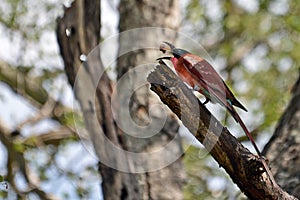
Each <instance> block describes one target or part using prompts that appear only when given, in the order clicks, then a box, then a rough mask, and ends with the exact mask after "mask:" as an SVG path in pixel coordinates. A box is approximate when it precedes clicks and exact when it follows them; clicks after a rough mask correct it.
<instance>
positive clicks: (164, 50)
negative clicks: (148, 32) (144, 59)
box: [159, 44, 167, 53]
mask: <svg viewBox="0 0 300 200" xmlns="http://www.w3.org/2000/svg"><path fill="white" fill-rule="evenodd" d="M159 50H160V51H161V52H163V53H166V51H167V46H166V45H165V44H161V45H160V46H159Z"/></svg>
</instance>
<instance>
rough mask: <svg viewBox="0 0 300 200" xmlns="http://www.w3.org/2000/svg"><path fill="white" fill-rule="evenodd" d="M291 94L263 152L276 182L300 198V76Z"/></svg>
mask: <svg viewBox="0 0 300 200" xmlns="http://www.w3.org/2000/svg"><path fill="white" fill-rule="evenodd" d="M292 95H293V96H292V99H291V101H290V103H289V105H288V106H287V108H286V110H285V112H284V114H283V115H282V117H281V119H280V120H279V123H278V125H277V128H276V130H275V133H274V135H273V136H272V138H271V139H270V141H269V143H268V144H267V145H266V146H265V149H264V152H263V153H264V155H266V157H267V158H268V159H269V161H270V164H271V170H272V172H273V174H274V175H275V176H274V177H275V179H276V181H277V183H278V184H279V185H280V186H281V187H282V188H283V189H284V190H286V191H287V192H289V193H290V194H292V195H294V196H296V197H297V198H300V170H299V166H300V156H299V155H300V76H299V79H298V81H297V82H296V84H295V85H294V87H293V89H292Z"/></svg>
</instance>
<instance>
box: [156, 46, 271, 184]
mask: <svg viewBox="0 0 300 200" xmlns="http://www.w3.org/2000/svg"><path fill="white" fill-rule="evenodd" d="M159 50H160V51H161V52H163V53H166V52H169V53H171V54H172V56H165V57H160V58H157V60H159V61H161V60H170V61H171V62H172V64H173V66H174V69H175V71H176V73H177V74H178V76H179V77H180V79H181V80H182V81H183V82H185V83H187V84H188V85H189V86H190V87H191V88H193V90H195V91H198V92H199V93H201V94H202V95H203V96H204V97H205V98H206V100H205V102H204V103H203V104H204V105H205V104H206V103H208V102H212V103H219V104H220V105H221V106H223V107H225V108H226V109H227V110H228V111H229V113H230V114H231V116H232V117H233V118H234V120H235V121H236V122H237V123H238V124H240V126H241V127H242V129H243V131H244V132H245V134H246V136H247V137H248V139H249V141H250V142H251V143H252V145H253V147H254V149H255V151H256V153H257V154H258V156H259V157H260V159H261V161H262V163H263V166H264V168H265V170H266V172H267V174H268V175H269V177H270V179H271V181H272V183H273V184H274V185H275V186H276V185H277V184H276V182H275V179H274V177H273V175H272V173H271V171H270V170H269V168H268V165H267V164H266V162H265V160H264V158H263V156H262V154H261V152H260V150H259V148H258V147H257V145H256V143H255V141H254V139H253V137H252V135H251V133H250V132H249V130H248V129H247V127H246V125H245V124H244V122H243V120H242V119H241V117H240V116H239V114H238V113H237V111H236V110H235V107H238V108H240V109H242V110H244V111H246V112H247V109H246V108H245V106H243V105H242V104H241V103H240V102H239V101H238V100H237V98H236V97H235V96H234V95H233V93H232V92H231V90H230V89H229V87H228V86H227V85H226V83H225V82H224V80H223V79H222V78H221V76H220V75H219V74H218V73H217V71H216V70H215V69H214V68H213V66H212V65H211V64H210V63H209V62H207V61H206V60H205V59H203V58H201V57H199V56H197V55H194V54H191V53H190V52H189V51H187V50H184V49H180V48H176V47H175V46H174V45H173V44H171V43H169V42H163V43H162V44H161V45H160V47H159Z"/></svg>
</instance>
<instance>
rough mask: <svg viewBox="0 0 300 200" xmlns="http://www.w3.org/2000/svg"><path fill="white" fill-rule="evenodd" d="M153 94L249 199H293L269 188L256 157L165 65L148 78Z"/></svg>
mask: <svg viewBox="0 0 300 200" xmlns="http://www.w3.org/2000/svg"><path fill="white" fill-rule="evenodd" d="M148 81H149V82H150V83H151V90H153V91H154V92H155V93H156V94H157V95H158V96H159V97H160V99H161V101H162V102H163V103H165V104H166V105H167V106H168V107H169V108H170V109H171V110H172V111H173V112H174V113H175V114H176V115H177V116H178V117H179V119H181V121H182V123H183V124H184V125H185V126H186V127H187V128H188V129H189V131H190V132H191V133H192V134H193V135H194V136H195V137H196V138H197V140H199V141H200V142H201V143H202V144H203V145H204V146H205V147H206V149H208V150H209V151H210V154H211V155H212V156H213V157H214V159H215V160H216V161H217V162H218V163H219V165H220V166H222V167H223V168H224V169H225V170H226V172H227V173H228V174H229V175H230V177H231V178H232V180H233V181H234V182H235V183H236V184H237V185H238V186H239V188H240V189H241V191H243V192H244V193H245V194H246V195H247V196H248V197H249V198H250V199H296V198H295V197H293V196H291V195H289V194H288V193H286V192H285V191H283V190H282V189H281V188H280V187H276V186H273V185H272V182H271V180H270V179H269V177H268V176H267V174H266V173H265V172H264V171H263V169H264V168H263V163H262V161H261V160H260V159H259V157H258V156H255V155H253V154H252V153H251V152H249V150H248V149H246V148H245V147H244V146H243V145H242V144H241V143H239V142H238V140H237V139H236V138H235V137H234V136H232V134H231V133H230V132H229V131H228V130H227V128H226V127H223V126H222V124H221V123H220V122H219V121H218V120H217V119H216V118H215V117H214V116H213V115H212V114H211V113H210V112H209V111H208V109H206V107H205V106H203V105H202V104H201V102H200V101H199V100H198V99H197V98H196V97H195V95H193V93H192V92H191V90H190V89H188V88H187V87H186V86H185V84H184V83H183V82H182V81H181V80H179V79H178V77H177V76H176V75H175V74H174V73H173V72H172V70H171V69H170V68H168V67H167V66H166V65H165V64H163V63H161V64H160V65H158V66H157V67H156V69H155V70H154V71H153V72H151V73H150V74H149V76H148Z"/></svg>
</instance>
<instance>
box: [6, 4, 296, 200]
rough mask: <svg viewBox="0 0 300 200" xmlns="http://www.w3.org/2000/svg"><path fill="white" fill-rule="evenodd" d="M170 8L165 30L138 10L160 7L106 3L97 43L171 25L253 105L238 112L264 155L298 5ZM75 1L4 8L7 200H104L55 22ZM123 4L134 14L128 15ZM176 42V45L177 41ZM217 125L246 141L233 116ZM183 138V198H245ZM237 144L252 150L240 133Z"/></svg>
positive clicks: (289, 62)
mask: <svg viewBox="0 0 300 200" xmlns="http://www.w3.org/2000/svg"><path fill="white" fill-rule="evenodd" d="M167 2H168V3H169V12H170V13H172V12H176V20H172V16H171V18H170V19H169V20H168V21H167V22H164V23H169V24H163V23H162V22H161V21H160V20H162V19H161V18H159V17H158V18H151V17H150V18H149V19H146V18H147V16H146V14H147V12H144V15H145V16H142V17H141V16H138V14H139V12H135V10H136V9H141V10H142V9H144V8H143V6H145V7H147V6H149V7H150V8H151V12H153V13H155V12H158V13H159V12H165V10H164V11H161V10H160V8H159V3H158V2H157V3H150V2H149V1H146V0H143V1H132V0H128V1H122V0H121V1H117V0H112V1H110V0H102V1H101V35H100V41H104V40H106V39H107V38H109V37H111V36H113V35H115V34H117V33H118V32H120V31H124V30H126V29H130V28H134V27H143V26H158V27H168V28H171V29H174V30H176V31H178V32H180V33H182V34H184V35H186V36H187V37H190V38H192V39H193V40H195V41H197V42H198V43H199V44H201V45H202V47H203V48H204V49H205V50H206V51H207V52H208V54H209V55H210V57H211V59H212V61H213V63H214V67H215V68H216V70H217V71H218V72H219V73H220V74H221V76H222V77H223V78H224V80H225V81H226V83H227V84H228V85H229V86H230V87H231V89H232V90H233V92H234V93H235V94H236V96H237V98H238V99H239V100H240V101H241V102H242V103H243V104H244V105H245V106H246V107H247V109H248V112H247V113H245V112H244V113H243V112H240V114H241V117H242V118H243V119H244V121H245V122H246V125H247V126H248V129H249V130H251V131H252V133H253V135H254V136H255V138H256V141H257V143H258V146H259V148H260V149H263V147H264V146H265V144H266V143H267V142H268V141H269V139H270V138H271V136H272V134H273V133H274V130H275V126H276V124H277V122H278V120H279V118H280V116H281V115H282V113H283V112H284V111H285V109H286V107H287V105H288V102H289V100H290V98H291V89H292V87H293V85H294V83H295V82H296V81H297V79H298V70H299V64H300V53H299V52H300V34H299V33H300V16H299V14H300V13H299V11H300V1H298V0H294V1H291V0H274V1H268V0H262V1H258V0H247V1H246V0H231V1H220V0H184V1H167ZM71 3H72V1H70V0H64V1H58V0H45V1H38V0H2V1H1V3H0V13H1V15H0V44H1V46H0V111H1V112H0V135H1V137H0V181H2V184H3V182H5V181H6V182H7V183H8V184H9V188H8V190H6V189H1V190H0V197H1V199H104V196H103V191H102V189H101V183H102V180H103V179H102V177H101V175H100V174H99V172H98V159H97V156H96V155H95V153H94V151H93V144H92V143H91V142H90V141H89V137H88V136H86V137H84V136H80V137H79V136H78V134H77V133H76V124H75V122H74V121H76V122H77V125H78V122H79V124H80V123H81V125H83V124H84V119H83V117H82V115H81V114H80V109H79V106H78V103H76V102H75V103H74V100H75V97H74V94H73V90H72V86H71V85H70V84H69V82H68V78H67V75H66V72H65V70H64V61H63V58H62V57H61V55H60V54H61V53H60V52H61V51H60V49H59V45H58V42H57V33H56V27H57V21H56V19H57V18H58V17H62V16H63V15H64V7H69V6H71ZM126 4H127V6H131V8H132V12H128V8H126ZM164 6H165V4H164ZM149 7H148V8H149ZM124 9H125V10H126V9H127V12H125V11H124ZM166 10H168V9H166ZM170 13H167V14H166V15H168V14H170ZM126 15H128V17H126ZM170 15H171V14H170ZM174 16H175V14H174ZM132 18H133V19H136V21H134V20H132ZM129 19H131V20H132V23H131V22H130V20H129ZM139 20H141V21H139ZM142 20H144V21H142ZM146 20H148V21H147V23H144V22H145V21H146ZM151 20H153V24H152V23H151ZM160 22H161V23H162V24H161V23H160ZM128 24H129V25H128ZM136 24H138V25H136ZM172 40H173V41H175V38H173V39H172ZM100 41H99V42H100ZM115 42H116V43H115V44H112V45H111V47H107V49H105V51H107V52H109V53H108V54H109V55H108V56H111V57H116V56H117V51H118V48H117V47H118V45H119V44H118V41H115ZM176 44H177V46H178V47H180V43H176ZM188 50H189V51H190V52H195V51H196V50H194V49H192V48H191V49H188ZM102 59H105V58H102ZM155 59H156V57H153V61H155ZM116 68H117V67H116V64H114V65H112V66H111V67H110V68H109V69H108V71H107V73H108V76H109V78H110V79H111V81H112V82H115V81H116V79H118V77H120V75H121V74H122V72H121V71H120V70H118V69H116ZM74 105H76V106H74ZM208 108H209V109H210V110H213V113H214V114H215V115H216V116H218V115H219V114H220V115H222V114H221V113H224V112H225V111H224V110H223V109H222V108H219V107H218V106H216V105H208ZM221 120H222V123H224V124H225V125H226V126H227V127H228V128H229V129H230V130H231V131H232V132H233V133H235V132H239V133H242V132H241V131H239V130H240V129H239V126H238V125H237V124H236V123H235V122H234V121H233V120H232V119H231V118H230V117H225V118H222V119H221ZM176 121H178V120H176ZM178 123H179V124H180V122H179V121H178ZM176 132H177V131H176ZM178 132H179V133H180V134H181V135H182V137H183V140H182V146H183V149H184V150H185V154H184V156H183V158H182V161H181V162H182V164H183V165H182V166H183V169H184V174H185V176H184V181H182V182H183V185H182V188H183V189H182V194H181V195H182V196H180V198H179V199H238V198H241V199H242V198H244V197H243V194H241V192H240V190H239V188H238V187H237V186H236V185H235V184H234V183H233V182H232V180H231V179H230V178H229V177H228V175H227V174H226V172H225V171H224V170H223V169H222V168H219V166H218V164H217V163H216V162H215V161H214V160H213V159H212V158H211V157H210V155H209V154H205V153H203V152H204V150H203V148H202V146H201V145H200V144H198V143H192V144H193V145H191V136H189V135H188V131H187V130H186V129H185V128H184V127H183V126H182V125H180V126H179V129H178ZM235 136H236V137H238V138H239V139H240V140H241V141H243V142H244V143H243V144H245V146H246V147H247V148H249V149H250V150H251V151H252V152H254V151H253V150H254V149H253V147H252V146H251V145H250V143H249V142H247V139H246V138H245V137H244V136H243V135H242V134H241V135H235ZM203 155H205V156H203ZM199 158H201V159H199ZM298 184H299V182H298ZM298 195H299V193H298ZM120 199H121V198H120ZM154 199H155V198H154Z"/></svg>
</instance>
